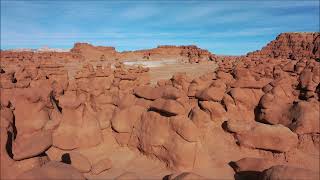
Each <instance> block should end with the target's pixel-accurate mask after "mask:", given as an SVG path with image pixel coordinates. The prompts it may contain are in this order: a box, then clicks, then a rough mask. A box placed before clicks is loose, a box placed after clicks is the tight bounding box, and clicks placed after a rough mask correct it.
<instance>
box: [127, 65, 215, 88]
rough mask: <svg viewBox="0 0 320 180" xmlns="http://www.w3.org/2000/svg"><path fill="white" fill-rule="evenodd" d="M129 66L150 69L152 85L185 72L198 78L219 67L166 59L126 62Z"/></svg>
mask: <svg viewBox="0 0 320 180" xmlns="http://www.w3.org/2000/svg"><path fill="white" fill-rule="evenodd" d="M124 64H125V65H127V66H138V65H141V66H143V67H148V68H150V71H149V75H150V79H151V84H156V83H157V81H159V80H161V79H165V80H166V79H170V78H171V77H172V76H173V75H174V74H175V73H179V72H185V73H187V75H188V76H190V77H192V78H196V77H198V76H201V75H203V74H205V73H208V72H214V71H215V70H216V68H217V67H218V65H217V64H216V63H215V62H206V63H204V64H186V63H182V62H180V61H178V60H176V59H166V60H161V61H152V60H149V61H143V60H141V61H125V62H124Z"/></svg>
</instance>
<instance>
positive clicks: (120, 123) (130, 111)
mask: <svg viewBox="0 0 320 180" xmlns="http://www.w3.org/2000/svg"><path fill="white" fill-rule="evenodd" d="M144 111H145V109H144V108H143V107H141V106H137V105H134V106H131V107H128V108H125V109H122V110H119V111H117V112H115V113H114V116H113V118H112V120H111V124H112V128H113V129H114V130H115V131H117V132H121V133H125V132H126V133H130V132H131V131H132V128H133V125H134V124H135V122H136V121H138V120H140V118H141V115H142V113H143V112H144Z"/></svg>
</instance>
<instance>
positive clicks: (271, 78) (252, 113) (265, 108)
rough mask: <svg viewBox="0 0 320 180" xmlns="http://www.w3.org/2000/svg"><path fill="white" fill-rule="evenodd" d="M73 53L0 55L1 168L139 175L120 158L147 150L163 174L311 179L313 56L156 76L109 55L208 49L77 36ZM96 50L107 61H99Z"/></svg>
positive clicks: (17, 172)
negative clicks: (127, 48)
mask: <svg viewBox="0 0 320 180" xmlns="http://www.w3.org/2000/svg"><path fill="white" fill-rule="evenodd" d="M304 35H305V34H302V36H304ZM293 36H295V34H294V35H293ZM291 41H293V42H294V41H296V40H295V39H294V38H293V39H291ZM297 41H298V42H300V40H297ZM291 44H294V43H291ZM280 49H281V48H280ZM72 51H73V52H69V53H55V52H51V53H48V54H37V53H25V52H22V53H16V52H15V53H12V52H4V53H1V61H2V60H4V61H3V62H5V63H3V64H1V70H0V72H1V88H0V91H1V130H0V132H1V178H3V179H8V178H9V179H12V178H16V177H17V178H38V179H39V178H40V179H50V178H51V179H54V178H69V179H72V178H74V179H84V176H85V177H86V178H87V179H91V178H98V177H102V178H116V179H128V178H131V179H132V178H133V179H139V178H141V179H143V178H145V177H143V176H142V175H141V174H140V173H144V172H141V171H139V170H138V168H135V167H133V166H135V165H132V166H128V165H127V166H125V165H124V163H123V161H125V160H127V159H129V160H127V161H129V162H130V164H131V163H134V161H135V160H136V161H138V162H140V161H143V158H144V157H145V156H146V157H148V158H147V159H149V160H150V159H151V160H150V161H151V162H158V163H160V164H162V165H165V166H162V168H164V169H165V170H163V171H165V173H166V175H168V176H166V177H167V178H168V179H199V178H200V179H201V178H215V179H230V178H233V177H236V178H237V179H238V178H248V177H251V178H255V179H257V178H260V177H261V178H265V179H268V178H271V179H272V178H275V179H277V178H278V179H279V178H280V179H281V178H289V179H290V175H291V174H292V175H295V176H298V177H303V178H304V177H306V176H309V175H310V177H311V175H312V178H315V177H317V176H315V175H316V174H317V173H318V172H314V171H318V169H319V162H318V157H319V156H318V154H319V150H320V149H319V144H320V142H319V139H320V138H319V137H320V136H319V128H318V127H319V109H318V107H319V92H320V90H319V83H320V78H319V67H320V66H319V62H317V61H316V60H314V56H312V57H311V55H310V56H305V55H306V53H305V52H302V51H294V52H295V53H298V54H296V57H304V58H302V59H299V60H294V61H293V60H290V59H286V58H284V59H280V58H277V59H274V58H273V57H274V54H272V53H271V54H270V58H263V56H260V57H259V58H255V57H251V56H248V57H235V58H232V57H228V58H223V59H217V62H218V63H219V66H220V67H219V68H218V69H217V71H216V72H214V73H212V72H210V73H207V74H204V75H202V76H200V77H197V78H193V79H192V78H191V77H188V76H187V74H186V73H177V74H175V75H174V76H173V77H172V78H171V79H168V80H164V81H160V82H158V83H157V85H155V86H151V85H150V83H149V78H150V77H149V76H148V71H152V69H147V68H142V67H126V66H124V65H123V64H121V63H120V62H117V63H115V61H113V59H116V58H119V60H121V58H126V57H130V55H132V54H135V55H134V56H135V57H138V56H141V57H142V56H145V55H147V56H149V57H152V58H153V57H157V56H158V57H161V56H162V55H163V54H166V53H168V52H171V54H170V53H169V55H168V54H167V55H164V56H163V57H168V56H171V57H185V58H186V59H185V60H187V61H188V62H190V63H192V62H201V61H203V60H200V59H202V58H204V61H206V60H215V59H210V56H211V54H210V53H208V52H207V51H204V50H201V49H198V48H196V47H194V46H182V47H180V46H178V47H176V46H161V47H158V48H155V49H153V50H147V51H135V52H130V53H129V52H123V53H117V52H115V50H114V49H113V48H102V47H94V46H91V45H88V44H78V45H76V47H75V48H74V49H73V50H72ZM181 52H183V53H182V54H181ZM91 53H92V54H91ZM146 53H147V54H146ZM148 53H150V54H148ZM299 53H301V54H299ZM60 55H61V58H60ZM99 55H105V58H106V61H110V64H108V63H102V62H100V63H97V61H96V60H97V59H95V58H96V57H97V58H99ZM285 56H286V55H285ZM22 57H23V58H22ZM40 57H41V58H40ZM93 57H95V58H93ZM194 57H195V58H196V59H197V60H196V61H193V60H192V59H193V58H194ZM268 57H269V55H268ZM279 57H280V56H279ZM63 58H66V59H63ZM90 58H92V59H90ZM180 60H181V59H180ZM198 60H199V61H198ZM98 61H99V59H98ZM18 62H20V66H19V67H17V63H18ZM111 63H113V64H112V65H111ZM102 64H103V65H102ZM124 150H125V152H126V153H125V154H122V155H119V154H118V153H120V152H121V151H124ZM110 151H111V152H112V153H111V155H110V153H109V154H108V152H110ZM136 152H138V153H139V155H138V158H132V159H130V156H131V157H132V153H136ZM47 156H48V157H47ZM133 159H135V160H133ZM55 161H62V162H63V163H60V162H59V163H58V162H55ZM231 161H233V162H235V163H234V166H233V168H234V170H235V172H233V170H232V168H231V167H230V166H229V165H228V163H229V162H231ZM66 164H70V165H66ZM231 164H232V163H231ZM278 165H282V166H278ZM292 166H295V168H293V167H292ZM127 167H130V168H131V170H134V172H124V171H123V170H121V169H126V168H127ZM113 168H114V169H113ZM109 169H111V170H110V172H113V173H114V172H116V173H115V174H112V173H111V174H108V172H109ZM307 169H308V170H307ZM113 170H114V171H113ZM50 172H56V173H53V174H51V173H50ZM153 172H154V171H152V172H150V173H153ZM248 172H249V174H246V173H248ZM146 173H149V172H146ZM250 173H251V174H250ZM111 176H112V177H111ZM163 176H164V175H163ZM163 176H162V177H163ZM150 177H153V174H151V175H150V174H149V176H147V177H146V178H150ZM162 177H161V178H162Z"/></svg>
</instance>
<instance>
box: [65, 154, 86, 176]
mask: <svg viewBox="0 0 320 180" xmlns="http://www.w3.org/2000/svg"><path fill="white" fill-rule="evenodd" d="M61 159H62V162H64V163H67V164H70V165H71V166H72V167H74V168H76V169H77V170H78V171H79V172H81V173H86V172H89V171H90V170H91V163H90V162H89V160H88V159H87V158H86V157H85V156H84V155H82V154H80V153H78V152H70V153H66V154H63V155H62V157H61ZM68 161H69V162H68Z"/></svg>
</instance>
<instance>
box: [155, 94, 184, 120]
mask: <svg viewBox="0 0 320 180" xmlns="http://www.w3.org/2000/svg"><path fill="white" fill-rule="evenodd" d="M150 109H152V110H156V111H159V112H161V113H164V114H166V115H169V116H174V115H178V114H185V113H186V112H185V109H184V107H183V106H182V105H181V104H180V103H179V102H178V101H175V100H172V99H163V98H159V99H157V100H155V101H154V102H153V103H152V104H151V105H150Z"/></svg>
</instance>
